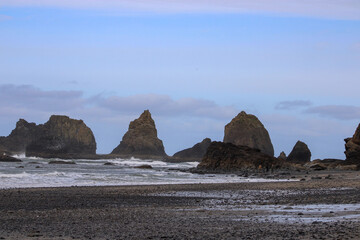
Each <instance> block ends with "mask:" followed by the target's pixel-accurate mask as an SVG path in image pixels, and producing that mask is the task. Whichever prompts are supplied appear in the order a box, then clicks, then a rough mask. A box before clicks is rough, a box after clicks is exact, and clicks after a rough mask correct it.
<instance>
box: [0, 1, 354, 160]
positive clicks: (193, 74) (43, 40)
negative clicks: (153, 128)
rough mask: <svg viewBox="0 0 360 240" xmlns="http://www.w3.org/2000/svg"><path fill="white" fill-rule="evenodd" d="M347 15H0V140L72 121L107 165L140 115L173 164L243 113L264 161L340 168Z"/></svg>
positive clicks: (79, 9) (314, 7)
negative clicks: (265, 137) (150, 121)
mask: <svg viewBox="0 0 360 240" xmlns="http://www.w3.org/2000/svg"><path fill="white" fill-rule="evenodd" d="M359 9H360V7H359V3H358V2H357V1H350V0H347V1H341V2H338V1H326V0H323V1H317V2H316V3H313V2H311V3H310V4H309V3H308V2H307V1H279V0H278V1H241V2H239V1H205V0H204V1H197V2H196V4H194V3H190V2H189V1H172V2H171V4H170V3H164V2H162V1H146V2H145V3H144V2H143V1H141V2H139V1H106V2H104V1H96V0H93V1H79V0H78V1H31V0H30V1H17V0H15V1H1V3H0V31H1V36H2V37H1V39H0V43H1V44H0V51H1V54H0V65H1V68H0V79H1V80H0V95H1V97H2V101H1V103H0V110H1V115H0V133H1V134H0V135H2V136H6V135H8V134H9V133H10V131H11V130H12V129H13V128H14V127H15V123H16V121H17V120H18V119H19V118H24V119H26V120H27V121H29V122H35V123H37V124H39V123H43V122H46V121H47V120H48V118H49V116H50V115H52V114H59V115H67V116H70V117H72V118H75V119H83V120H84V121H85V122H86V123H87V125H88V126H89V127H90V128H91V129H92V130H93V132H94V135H95V138H96V141H97V152H98V153H110V152H111V151H112V149H114V147H116V146H117V145H118V144H119V142H120V140H121V137H122V136H123V135H124V133H125V132H126V130H127V127H128V124H129V122H130V121H131V120H133V119H135V118H136V117H137V116H139V114H140V113H141V112H142V111H143V110H144V109H149V110H150V111H151V113H152V115H153V118H154V120H155V121H156V125H157V129H158V135H159V138H160V139H162V140H163V143H164V147H165V151H166V153H167V154H168V155H172V154H174V153H175V152H177V151H180V150H182V149H184V148H188V147H190V146H192V145H194V144H195V143H197V142H200V141H201V140H202V139H204V138H206V137H209V138H211V139H212V140H218V141H219V140H222V139H223V136H224V126H225V125H226V124H227V123H228V122H229V121H230V120H231V119H232V118H233V117H234V116H236V115H237V114H238V113H239V112H240V111H242V110H244V111H246V112H247V113H251V114H255V115H256V116H257V117H258V118H259V119H260V120H261V121H262V123H263V124H264V125H265V127H266V128H267V130H268V132H269V135H270V137H271V140H272V143H273V145H274V150H275V155H276V156H277V155H278V154H279V153H280V152H281V151H284V152H285V153H287V154H288V153H289V152H290V151H291V149H292V147H293V146H294V144H295V143H296V142H297V141H298V140H301V141H304V142H306V143H307V144H308V146H309V148H310V149H311V151H312V159H317V158H321V159H323V158H338V159H345V156H344V154H343V152H344V142H343V139H344V138H347V137H351V136H352V134H353V132H354V129H355V128H356V126H357V124H358V119H359V117H360V108H359V107H360V106H359V101H358V92H357V89H359V87H360V85H359V84H360V83H359V81H358V78H359V75H360V73H359V69H360V66H359V63H360V30H359V26H358V25H359V16H360V13H359Z"/></svg>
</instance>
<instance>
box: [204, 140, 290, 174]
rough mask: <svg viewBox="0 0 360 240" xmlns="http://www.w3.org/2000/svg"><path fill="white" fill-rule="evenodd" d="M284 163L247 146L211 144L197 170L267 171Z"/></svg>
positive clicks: (278, 167) (280, 166)
mask: <svg viewBox="0 0 360 240" xmlns="http://www.w3.org/2000/svg"><path fill="white" fill-rule="evenodd" d="M283 164H284V162H283V161H281V160H279V159H277V158H275V157H272V156H269V155H268V154H265V153H262V152H260V150H258V149H253V148H250V147H247V146H236V145H234V144H232V143H222V142H212V143H211V144H210V146H209V147H208V149H207V151H206V153H205V155H204V157H203V159H202V161H201V162H200V164H199V165H198V166H197V170H206V171H209V172H211V171H214V172H236V171H265V172H266V171H269V170H276V169H280V168H282V167H283Z"/></svg>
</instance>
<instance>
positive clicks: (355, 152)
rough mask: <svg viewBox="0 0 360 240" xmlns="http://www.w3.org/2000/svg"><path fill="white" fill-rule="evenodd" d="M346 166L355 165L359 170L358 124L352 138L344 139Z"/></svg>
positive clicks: (359, 135)
mask: <svg viewBox="0 0 360 240" xmlns="http://www.w3.org/2000/svg"><path fill="white" fill-rule="evenodd" d="M345 156H346V160H345V162H346V164H355V165H358V166H359V168H360V124H359V126H358V127H357V129H356V131H355V133H354V135H353V137H352V138H346V139H345Z"/></svg>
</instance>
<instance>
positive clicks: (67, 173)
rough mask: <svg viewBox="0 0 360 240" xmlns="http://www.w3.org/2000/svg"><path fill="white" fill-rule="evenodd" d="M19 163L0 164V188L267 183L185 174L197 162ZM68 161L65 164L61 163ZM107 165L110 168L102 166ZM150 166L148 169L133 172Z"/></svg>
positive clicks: (232, 176)
mask: <svg viewBox="0 0 360 240" xmlns="http://www.w3.org/2000/svg"><path fill="white" fill-rule="evenodd" d="M15 157H17V158H20V159H21V160H22V161H23V162H19V163H8V162H0V188H29V187H68V186H110V185H155V184H191V183H236V182H259V181H267V182H268V181H271V180H269V179H258V178H244V177H240V176H237V175H235V174H193V173H190V172H186V171H184V170H188V169H190V168H193V167H196V166H197V164H198V162H184V163H169V162H164V161H160V160H141V159H136V158H131V159H118V158H117V159H104V160H88V159H79V160H74V162H76V164H49V162H50V161H53V160H61V159H43V158H27V157H25V156H15ZM63 161H69V160H63ZM105 163H111V164H112V165H104V164H105ZM144 164H146V165H151V166H152V169H139V168H136V167H138V166H141V165H144Z"/></svg>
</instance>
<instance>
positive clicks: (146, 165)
mask: <svg viewBox="0 0 360 240" xmlns="http://www.w3.org/2000/svg"><path fill="white" fill-rule="evenodd" d="M134 168H139V169H152V168H153V167H152V166H151V165H149V164H143V165H140V166H136V167H134Z"/></svg>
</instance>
